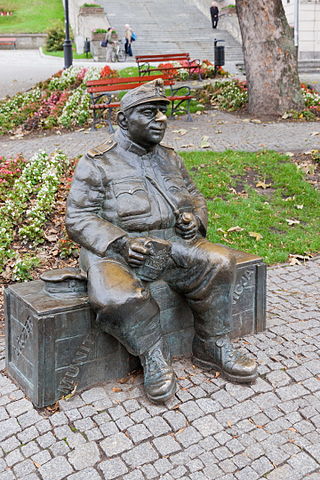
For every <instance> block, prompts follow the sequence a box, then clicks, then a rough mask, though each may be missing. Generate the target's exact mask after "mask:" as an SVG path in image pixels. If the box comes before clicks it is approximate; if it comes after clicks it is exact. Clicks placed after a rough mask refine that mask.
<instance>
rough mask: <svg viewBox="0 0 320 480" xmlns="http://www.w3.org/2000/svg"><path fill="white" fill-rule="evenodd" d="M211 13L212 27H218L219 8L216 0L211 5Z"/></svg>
mask: <svg viewBox="0 0 320 480" xmlns="http://www.w3.org/2000/svg"><path fill="white" fill-rule="evenodd" d="M210 15H211V22H212V28H217V25H218V20H219V8H218V7H217V4H216V3H215V2H212V4H211V7H210Z"/></svg>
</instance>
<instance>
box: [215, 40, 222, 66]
mask: <svg viewBox="0 0 320 480" xmlns="http://www.w3.org/2000/svg"><path fill="white" fill-rule="evenodd" d="M218 42H224V40H217V39H216V38H215V39H214V66H215V67H223V65H224V46H223V45H218Z"/></svg>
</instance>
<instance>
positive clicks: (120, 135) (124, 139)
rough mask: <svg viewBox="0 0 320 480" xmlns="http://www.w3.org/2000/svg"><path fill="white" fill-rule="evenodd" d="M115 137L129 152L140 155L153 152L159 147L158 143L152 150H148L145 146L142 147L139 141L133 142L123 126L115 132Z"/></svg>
mask: <svg viewBox="0 0 320 480" xmlns="http://www.w3.org/2000/svg"><path fill="white" fill-rule="evenodd" d="M114 139H115V140H116V142H117V144H118V145H119V146H120V147H121V148H123V149H124V150H127V151H128V152H132V153H134V154H136V155H139V157H142V156H144V155H148V154H150V153H153V152H154V150H155V148H156V147H157V145H155V147H154V148H153V149H152V150H150V151H147V150H146V149H145V148H143V147H141V146H140V145H138V144H137V143H134V142H132V141H131V140H130V139H129V138H128V136H127V135H126V133H125V131H124V130H122V129H121V128H118V130H117V131H116V133H115V134H114Z"/></svg>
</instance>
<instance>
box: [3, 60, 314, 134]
mask: <svg viewBox="0 0 320 480" xmlns="http://www.w3.org/2000/svg"><path fill="white" fill-rule="evenodd" d="M178 66H180V67H181V66H183V63H180V62H177V63H175V62H173V63H166V64H162V65H160V68H161V69H162V72H163V73H166V72H168V71H170V74H173V75H174V76H175V77H176V79H177V81H185V80H186V79H187V78H188V77H189V71H188V69H184V68H179V69H178V68H177V69H175V68H174V67H178ZM185 66H186V65H185ZM194 67H195V70H194V76H195V78H197V76H198V74H199V69H200V72H201V75H202V77H203V78H212V77H215V76H217V75H218V76H219V77H224V76H228V73H227V72H225V71H224V70H223V69H222V68H221V67H219V68H217V69H215V67H214V65H213V64H212V63H211V62H210V61H208V60H204V61H203V62H202V64H201V66H200V67H198V66H197V64H194ZM169 68H170V70H168V69H169ZM171 68H173V70H171ZM117 76H119V72H117V71H116V70H113V69H111V68H110V67H109V66H107V65H106V66H105V67H103V68H102V69H101V68H98V67H95V66H93V67H90V68H83V67H78V66H73V67H70V68H68V69H66V70H63V71H60V72H58V73H56V74H55V75H53V76H52V77H51V78H49V79H48V80H47V81H45V82H40V83H39V84H37V85H36V86H35V87H34V88H33V89H32V90H30V91H28V92H25V93H18V94H17V95H15V96H14V97H12V98H9V99H6V100H2V101H0V135H4V134H12V133H19V134H27V133H29V132H34V131H39V130H44V129H54V128H59V129H62V128H66V129H74V128H77V127H83V126H89V124H90V122H91V118H92V115H91V111H90V96H89V95H88V93H87V91H86V82H87V81H88V80H96V79H99V78H113V77H117ZM127 76H130V72H129V73H127ZM302 88H303V90H302V92H303V96H304V99H305V105H306V106H305V109H304V110H303V111H302V112H287V113H286V114H285V115H284V117H283V118H293V119H296V118H297V119H308V120H315V119H320V95H319V93H317V92H315V91H314V90H312V89H311V88H310V87H307V86H305V85H303V86H302ZM196 95H197V97H198V100H199V101H200V102H201V103H203V104H205V105H206V106H207V107H208V108H220V109H223V110H229V111H233V110H238V109H240V108H242V107H243V106H245V105H246V103H247V101H248V92H247V89H246V86H245V84H241V83H240V82H238V81H236V80H232V81H223V80H222V79H221V80H218V79H217V81H216V82H215V83H214V84H213V85H210V86H205V87H204V88H202V89H198V90H197V93H196Z"/></svg>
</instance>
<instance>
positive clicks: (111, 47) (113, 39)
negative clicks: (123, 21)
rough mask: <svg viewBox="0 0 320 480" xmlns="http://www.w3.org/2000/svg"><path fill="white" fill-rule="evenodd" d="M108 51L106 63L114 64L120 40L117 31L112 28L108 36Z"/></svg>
mask: <svg viewBox="0 0 320 480" xmlns="http://www.w3.org/2000/svg"><path fill="white" fill-rule="evenodd" d="M106 40H107V42H108V44H107V51H106V62H112V61H113V57H114V51H115V50H116V49H117V47H118V44H119V38H118V34H117V32H116V30H114V28H110V29H109V30H108V32H107V34H106Z"/></svg>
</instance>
